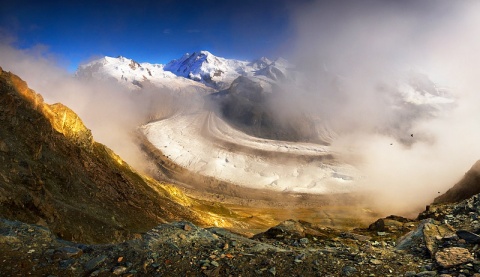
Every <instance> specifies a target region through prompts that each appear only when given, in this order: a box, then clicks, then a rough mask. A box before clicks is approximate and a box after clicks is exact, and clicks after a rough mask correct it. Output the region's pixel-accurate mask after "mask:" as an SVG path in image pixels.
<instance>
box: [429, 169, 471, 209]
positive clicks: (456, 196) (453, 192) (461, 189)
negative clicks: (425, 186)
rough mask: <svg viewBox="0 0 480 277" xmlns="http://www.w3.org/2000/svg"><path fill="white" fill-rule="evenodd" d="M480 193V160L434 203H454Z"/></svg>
mask: <svg viewBox="0 0 480 277" xmlns="http://www.w3.org/2000/svg"><path fill="white" fill-rule="evenodd" d="M478 193H480V160H479V161H477V162H476V163H475V164H474V165H473V166H472V168H470V170H469V171H468V172H467V173H465V176H464V177H463V178H462V179H461V180H460V181H459V182H458V183H456V184H455V186H453V187H452V188H450V189H449V190H448V191H447V192H445V193H444V194H442V195H440V196H439V197H437V198H435V201H434V203H454V202H458V201H462V200H464V199H467V198H470V197H471V196H473V195H475V194H478Z"/></svg>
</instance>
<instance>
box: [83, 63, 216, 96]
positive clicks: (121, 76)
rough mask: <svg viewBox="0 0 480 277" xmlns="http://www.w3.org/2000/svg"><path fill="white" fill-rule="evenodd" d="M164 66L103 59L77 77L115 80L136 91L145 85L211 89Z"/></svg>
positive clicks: (84, 69) (204, 90) (89, 66)
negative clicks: (167, 69) (165, 68)
mask: <svg viewBox="0 0 480 277" xmlns="http://www.w3.org/2000/svg"><path fill="white" fill-rule="evenodd" d="M163 67H164V66H163V65H162V64H151V63H139V62H137V61H135V60H133V59H129V58H126V57H123V56H118V57H116V58H114V57H108V56H106V57H103V58H100V59H98V60H94V61H92V62H89V63H87V64H85V65H81V66H79V68H78V70H77V72H76V76H77V77H79V78H83V79H94V80H115V81H117V82H119V83H120V84H122V85H125V86H126V87H127V88H129V89H132V90H136V89H139V88H142V87H143V86H144V85H145V84H147V83H148V84H149V85H154V86H157V87H167V88H170V89H173V90H183V89H186V88H187V87H189V88H194V89H195V90H201V91H203V92H206V91H209V90H210V89H209V88H207V87H205V86H204V85H202V84H200V83H198V82H194V81H192V80H189V79H185V78H182V77H178V76H176V75H175V74H173V73H171V72H168V71H164V69H163Z"/></svg>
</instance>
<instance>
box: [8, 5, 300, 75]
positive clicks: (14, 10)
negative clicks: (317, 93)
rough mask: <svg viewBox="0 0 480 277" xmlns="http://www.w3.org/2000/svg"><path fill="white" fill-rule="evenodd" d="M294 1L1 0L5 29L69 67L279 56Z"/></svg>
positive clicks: (288, 35) (288, 36)
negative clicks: (103, 61) (197, 55)
mask: <svg viewBox="0 0 480 277" xmlns="http://www.w3.org/2000/svg"><path fill="white" fill-rule="evenodd" d="M292 2H293V1H290V3H289V1H286V0H277V1H274V0H243V1H236V0H223V1H218V0H198V1H179V0H171V1H170V0H159V1H134V0H115V1H113V0H111V1H66V0H61V1H38V0H34V1H24V0H16V1H7V2H5V1H4V2H3V3H2V8H1V9H0V31H1V33H2V34H3V36H5V35H7V36H8V37H9V38H10V39H11V40H13V44H14V46H15V47H17V48H21V49H25V48H31V47H34V46H38V45H42V47H45V48H46V49H47V52H48V53H49V54H53V55H54V56H55V57H56V58H57V59H58V60H59V61H61V63H62V64H64V66H65V67H67V68H68V69H69V70H70V71H72V70H75V68H76V67H77V66H78V64H79V63H82V62H85V61H88V60H90V59H92V58H96V57H100V56H105V55H107V56H118V55H123V56H126V57H129V58H133V59H135V60H137V61H139V62H144V61H148V62H154V63H166V62H168V61H170V60H171V59H174V58H178V57H180V56H181V55H182V54H184V53H186V52H193V51H196V50H209V51H210V52H212V53H213V54H216V55H218V56H223V57H227V58H237V59H246V60H251V59H254V58H258V57H261V56H269V57H271V58H275V57H276V56H281V55H285V53H287V52H288V51H289V48H290V46H291V41H292V38H293V36H294V28H293V26H292V23H291V20H290V14H291V11H292V9H293V8H294V7H293V6H292ZM304 2H305V1H304Z"/></svg>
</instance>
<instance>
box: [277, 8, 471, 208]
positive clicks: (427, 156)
mask: <svg viewBox="0 0 480 277" xmlns="http://www.w3.org/2000/svg"><path fill="white" fill-rule="evenodd" d="M479 9H480V5H479V3H478V2H475V1H462V2H452V1H362V2H358V1H335V2H326V1H316V2H312V3H309V4H306V5H305V6H303V7H300V8H299V9H297V10H296V11H295V13H294V14H293V17H294V18H295V20H294V21H295V22H296V27H297V37H296V40H295V51H294V55H293V57H294V58H293V59H292V62H293V63H294V64H297V65H299V66H300V67H301V69H302V71H303V72H305V74H307V77H306V78H305V80H306V84H305V88H304V90H303V91H301V95H302V97H297V96H294V97H287V98H286V101H287V102H294V101H296V99H300V102H301V103H302V104H301V105H303V107H304V108H305V109H306V110H308V111H311V112H312V113H316V114H318V115H319V116H321V117H322V118H323V119H325V120H327V121H328V122H329V124H330V125H331V126H332V127H333V128H334V129H335V130H336V131H337V132H338V133H339V136H338V138H337V139H336V140H335V141H334V142H333V144H332V145H334V146H337V147H340V148H343V149H350V150H351V152H350V153H351V154H352V155H351V157H352V158H351V161H352V162H354V164H355V165H356V166H357V167H358V168H359V169H360V171H361V172H362V173H363V174H364V176H365V178H364V180H362V186H363V187H364V188H365V189H367V190H372V192H373V195H374V197H372V198H373V201H375V202H377V204H379V205H380V206H381V207H382V208H390V209H391V210H392V212H393V211H398V210H406V209H409V208H415V207H419V208H421V206H422V205H423V204H422V203H429V201H431V199H432V198H433V197H435V195H437V194H438V192H444V191H445V190H446V189H447V188H449V187H450V186H451V185H452V184H453V183H455V182H456V181H458V180H459V178H460V177H461V176H463V173H464V172H465V171H466V170H467V169H468V168H469V167H470V166H471V165H472V164H473V163H474V162H475V161H476V160H478V158H479V154H480V146H479V144H478V143H477V142H476V141H478V139H479V138H480V130H479V128H478V127H479V125H478V122H476V120H475V119H474V118H480V114H479V112H478V109H477V108H475V106H476V105H477V103H479V102H478V100H479V95H480V93H479V89H480V83H479V81H478V78H477V77H475V75H476V73H475V72H478V69H479V66H480V57H479V55H478V54H477V52H478V49H479V46H480V40H479V38H478V35H476V33H477V32H478V30H479V29H480V20H479V19H478V16H476V14H477V13H478V11H479ZM411 72H417V73H420V74H423V75H424V76H426V77H428V78H429V79H430V80H431V81H433V83H434V84H435V85H436V86H438V87H447V88H448V91H450V92H451V93H452V96H453V98H455V107H454V108H452V109H448V110H446V111H443V112H440V113H437V114H436V115H435V116H433V117H432V116H426V115H425V114H422V113H413V114H402V111H400V110H396V109H395V108H396V106H393V107H392V106H390V105H391V101H390V100H391V98H390V96H389V95H388V94H386V92H387V91H386V90H389V89H392V88H393V89H397V90H398V88H399V87H401V85H400V84H402V83H408V80H409V78H410V76H411ZM332 75H334V76H337V79H335V82H337V83H338V84H339V85H337V86H336V88H340V89H335V88H334V87H333V86H332V82H331V79H329V78H328V76H332ZM326 76H327V77H326ZM293 95H294V93H292V96H293ZM423 106H424V105H419V107H420V108H422V107H423ZM405 127H406V128H405ZM402 128H403V129H402ZM386 130H387V131H386ZM395 130H402V131H403V134H402V132H400V133H399V132H395ZM412 135H413V137H412Z"/></svg>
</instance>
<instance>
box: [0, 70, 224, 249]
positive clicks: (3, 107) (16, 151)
mask: <svg viewBox="0 0 480 277" xmlns="http://www.w3.org/2000/svg"><path fill="white" fill-rule="evenodd" d="M205 205H206V208H205ZM208 205H210V204H209V203H203V202H202V203H201V202H199V201H195V200H194V199H191V198H189V197H188V196H186V195H184V194H182V192H181V191H180V190H178V189H176V188H175V187H173V186H170V185H167V184H161V183H158V182H156V181H154V180H152V179H150V178H147V177H144V176H142V175H140V174H138V173H137V172H135V171H134V170H132V169H131V168H130V167H129V166H128V165H127V164H126V163H125V162H124V161H123V160H122V159H121V158H120V157H118V156H117V155H116V154H115V153H113V152H112V151H111V150H110V149H109V148H107V147H106V146H104V145H102V144H100V143H97V142H95V141H94V140H93V138H92V134H91V132H90V130H89V129H87V128H86V127H85V126H84V125H83V123H82V120H81V119H80V118H79V117H78V116H77V115H76V114H75V113H74V112H73V111H72V110H70V109H69V108H67V107H65V106H64V105H62V104H54V105H48V104H46V103H44V102H43V99H42V97H41V96H40V95H39V94H36V93H35V92H34V91H32V90H31V89H29V88H28V87H27V84H26V83H25V82H24V81H22V80H21V79H20V78H19V77H17V76H15V75H14V74H12V73H9V72H5V71H3V70H2V69H1V68H0V217H3V218H6V219H10V220H19V221H23V222H26V223H36V224H39V225H43V226H46V227H48V228H49V229H50V230H52V232H53V233H54V234H56V235H57V236H59V237H60V238H63V239H67V240H73V241H82V242H90V243H99V242H113V241H119V240H124V239H127V238H130V237H133V236H135V235H136V233H137V232H145V231H147V230H149V229H151V228H152V227H154V226H156V225H158V224H159V223H164V222H167V221H172V220H179V219H184V220H189V221H192V222H195V223H196V224H200V225H208V224H210V225H211V221H212V219H211V217H212V216H215V215H214V214H212V212H211V211H212V210H213V209H211V208H209V207H208ZM202 207H203V210H205V211H208V212H209V213H208V214H207V213H206V212H202V211H201V209H202ZM215 207H216V208H217V210H218V208H219V207H218V205H216V206H215ZM195 209H196V211H195ZM209 216H210V217H209Z"/></svg>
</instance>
